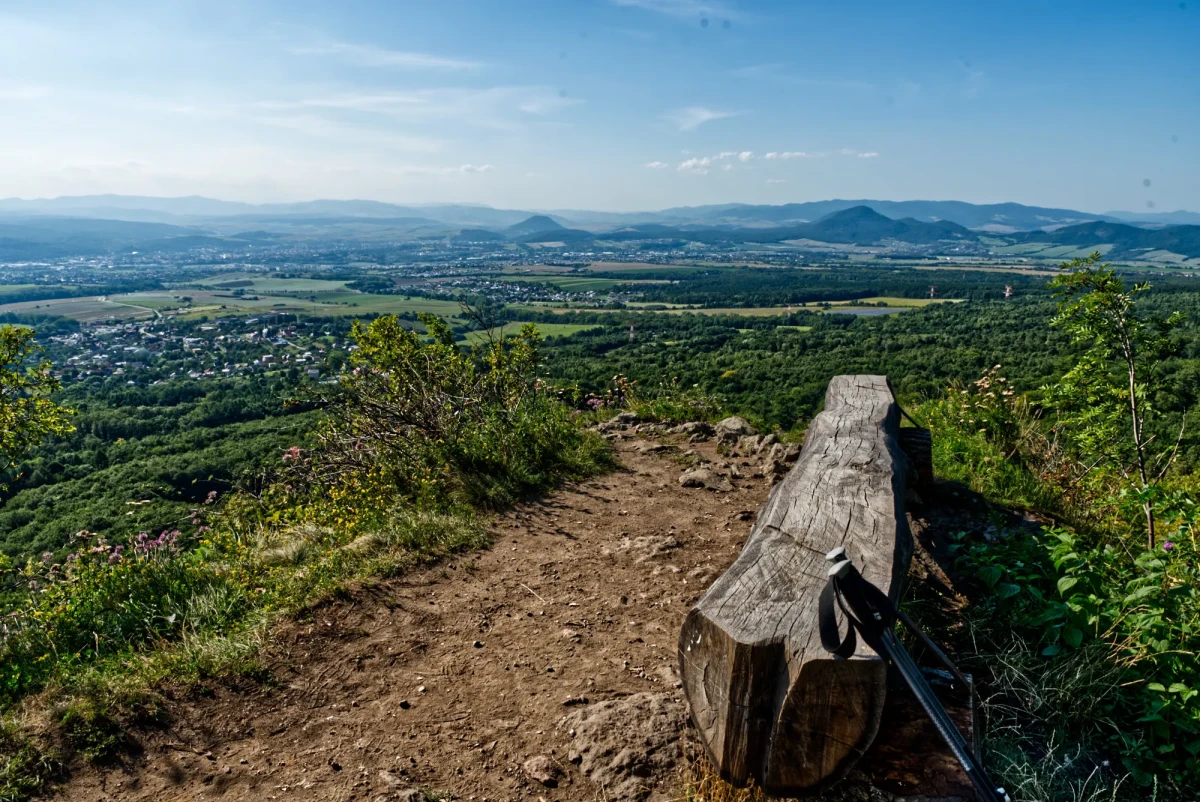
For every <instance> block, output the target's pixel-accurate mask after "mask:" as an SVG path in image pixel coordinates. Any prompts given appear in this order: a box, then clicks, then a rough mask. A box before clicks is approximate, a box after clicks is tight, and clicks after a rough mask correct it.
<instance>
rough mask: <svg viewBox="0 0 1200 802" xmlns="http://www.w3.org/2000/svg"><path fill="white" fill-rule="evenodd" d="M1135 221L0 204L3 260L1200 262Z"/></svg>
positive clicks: (173, 202)
mask: <svg viewBox="0 0 1200 802" xmlns="http://www.w3.org/2000/svg"><path fill="white" fill-rule="evenodd" d="M1140 217H1142V218H1146V219H1141V220H1138V221H1136V222H1134V223H1130V222H1121V221H1119V220H1116V219H1113V218H1112V217H1110V216H1109V215H1090V216H1089V215H1086V214H1085V213H1083V212H1076V211H1072V210H1069V209H1052V208H1045V207H1035V206H1023V205H1021V204H1016V203H1004V204H991V205H975V204H969V203H963V202H959V201H871V200H867V201H844V200H832V201H820V202H813V203H792V204H784V205H781V206H753V205H745V204H726V205H720V206H697V207H680V208H676V209H665V210H663V211H660V212H649V213H644V214H641V213H629V214H624V213H623V214H613V213H603V212H582V211H563V212H556V213H553V214H531V213H529V212H523V211H518V210H506V209H493V208H491V207H487V206H470V205H437V206H398V205H395V204H388V203H380V202H377V201H311V202H307V203H295V204H265V205H252V204H245V203H233V202H227V201H219V200H212V199H209V198H201V197H188V198H144V197H134V196H120V195H103V196H85V197H76V198H55V199H52V200H44V201H23V200H0V261H13V260H23V259H39V258H56V257H62V256H70V255H93V254H103V253H112V252H117V251H121V252H126V253H128V252H129V251H134V250H136V251H140V252H150V251H159V252H162V251H186V250H192V249H198V248H216V249H228V250H230V251H239V250H240V251H244V250H248V249H250V248H258V247H264V246H271V245H276V244H287V243H300V242H343V243H360V244H371V243H387V242H395V241H397V240H403V239H408V240H411V239H414V238H424V239H429V240H441V241H443V242H450V243H453V244H459V245H463V244H471V243H488V242H492V243H499V242H511V243H517V244H531V245H532V244H549V243H559V242H561V243H565V244H567V245H571V246H579V247H583V248H590V247H592V244H593V243H597V244H601V245H602V244H603V243H611V244H616V243H627V242H636V241H655V242H656V243H658V244H667V245H671V246H674V245H685V244H687V243H708V244H714V245H719V244H739V243H763V244H767V243H780V242H791V241H808V242H815V243H830V244H839V245H860V246H887V247H891V248H899V249H901V250H903V249H904V248H905V247H910V248H918V249H920V250H921V252H924V253H940V252H952V253H964V252H966V253H970V252H976V253H988V252H993V253H997V254H1010V255H1024V254H1030V255H1034V256H1036V254H1037V253H1038V251H1039V250H1041V249H1038V248H1036V247H1034V246H1036V245H1038V244H1041V245H1044V246H1045V248H1044V249H1047V250H1048V249H1051V248H1052V247H1055V246H1064V245H1073V246H1075V247H1076V249H1087V248H1093V247H1099V246H1106V247H1105V250H1107V251H1108V254H1109V255H1110V256H1113V257H1119V258H1140V257H1143V256H1145V255H1146V254H1147V253H1150V252H1153V251H1158V252H1162V253H1161V254H1159V255H1162V256H1166V257H1167V258H1170V259H1174V258H1175V257H1171V256H1170V254H1177V255H1178V256H1180V257H1184V258H1190V259H1197V258H1200V225H1191V224H1184V225H1172V224H1171V222H1172V221H1174V220H1176V219H1179V220H1192V219H1198V220H1200V215H1196V214H1194V213H1192V212H1172V213H1162V214H1158V215H1141V216H1140ZM152 218H153V219H152ZM1150 218H1153V219H1150ZM964 249H965V250H964ZM1006 249H1007V250H1006ZM1062 252H1064V251H1060V252H1059V253H1062ZM1047 258H1050V256H1049V254H1047ZM1176 261H1178V259H1176Z"/></svg>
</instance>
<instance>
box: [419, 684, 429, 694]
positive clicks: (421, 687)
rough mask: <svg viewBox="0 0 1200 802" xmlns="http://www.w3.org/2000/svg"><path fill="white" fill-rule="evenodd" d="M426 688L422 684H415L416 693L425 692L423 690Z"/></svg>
mask: <svg viewBox="0 0 1200 802" xmlns="http://www.w3.org/2000/svg"><path fill="white" fill-rule="evenodd" d="M426 690H427V689H426V688H425V686H424V685H418V686H417V693H425V691H426Z"/></svg>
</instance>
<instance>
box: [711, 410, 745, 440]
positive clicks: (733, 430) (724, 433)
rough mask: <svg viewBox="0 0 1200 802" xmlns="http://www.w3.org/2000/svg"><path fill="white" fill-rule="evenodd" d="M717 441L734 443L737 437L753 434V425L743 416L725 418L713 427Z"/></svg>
mask: <svg viewBox="0 0 1200 802" xmlns="http://www.w3.org/2000/svg"><path fill="white" fill-rule="evenodd" d="M715 430H716V433H717V442H720V443H735V442H737V439H738V438H739V437H744V436H746V435H750V434H754V427H753V426H751V425H750V422H749V421H747V420H746V419H745V418H739V417H737V416H733V417H729V418H726V419H725V420H723V421H721V422H720V423H718V424H717V425H716V427H715Z"/></svg>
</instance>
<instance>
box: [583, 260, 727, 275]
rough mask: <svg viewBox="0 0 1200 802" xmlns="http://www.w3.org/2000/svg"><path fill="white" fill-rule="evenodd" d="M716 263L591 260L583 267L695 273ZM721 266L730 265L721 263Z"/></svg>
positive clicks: (607, 269)
mask: <svg viewBox="0 0 1200 802" xmlns="http://www.w3.org/2000/svg"><path fill="white" fill-rule="evenodd" d="M713 267H716V265H709V266H707V267H705V266H697V265H656V264H651V263H650V262H592V263H591V264H590V265H588V266H587V267H586V268H585V269H586V270H590V271H592V272H594V273H649V272H662V271H664V270H670V271H671V272H673V273H697V272H699V271H701V270H712V269H713ZM721 267H730V266H729V265H721Z"/></svg>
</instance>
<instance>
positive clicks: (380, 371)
mask: <svg viewBox="0 0 1200 802" xmlns="http://www.w3.org/2000/svg"><path fill="white" fill-rule="evenodd" d="M421 321H422V322H423V323H424V324H425V327H426V330H427V332H428V339H425V338H422V337H421V336H420V335H419V334H417V333H415V332H413V331H411V330H409V329H406V328H404V327H403V326H402V325H400V322H399V321H398V320H397V319H396V318H395V317H394V316H384V317H380V318H377V319H376V320H375V321H373V322H372V323H371V324H370V325H369V326H365V327H364V326H362V325H360V324H358V323H356V324H355V327H354V330H353V335H354V337H355V338H356V340H357V342H358V345H359V350H358V351H356V352H355V354H354V357H353V360H352V370H351V371H349V372H348V373H346V374H344V375H343V377H342V379H341V384H340V386H339V388H338V391H337V393H336V395H335V396H334V397H333V398H332V399H330V412H331V415H330V424H329V426H328V428H327V429H326V430H325V431H324V432H323V433H322V435H321V438H320V440H321V446H320V448H319V449H318V450H317V452H316V454H315V455H314V459H313V460H312V461H311V463H309V466H308V467H309V468H310V469H311V470H310V473H309V474H308V476H307V477H306V478H305V481H304V482H303V483H302V484H303V486H304V488H305V490H304V491H303V492H304V493H308V494H312V493H313V491H316V492H317V494H318V495H320V496H321V497H323V498H324V499H325V500H326V501H327V502H328V503H329V504H330V505H331V506H332V507H333V508H334V509H335V510H338V511H339V512H341V513H342V514H341V515H334V516H333V520H334V522H340V523H343V524H344V523H345V522H346V521H348V520H349V519H350V517H351V515H355V514H356V515H358V516H359V517H362V513H363V511H364V510H368V509H371V508H374V509H376V510H378V511H380V512H382V511H384V510H386V509H387V508H389V507H390V506H392V505H393V504H395V503H397V502H402V501H403V502H407V503H411V504H415V505H416V506H418V507H421V508H429V509H438V508H449V507H453V506H455V505H466V506H471V507H485V508H490V507H497V506H502V505H504V504H508V503H511V502H512V501H514V500H516V499H518V498H521V497H522V496H525V495H528V494H529V493H532V492H536V491H539V490H544V489H546V488H548V487H550V486H551V485H553V484H554V483H555V482H556V481H558V479H559V478H560V477H562V476H564V475H568V476H570V475H582V474H586V473H590V472H594V471H595V470H597V468H598V467H600V465H602V464H603V461H604V455H605V454H606V453H607V452H606V450H605V449H604V448H603V447H602V445H601V444H600V443H599V442H598V439H597V438H596V437H595V435H593V434H590V433H587V432H584V431H582V430H581V429H580V427H578V426H577V425H575V423H574V422H573V420H572V416H571V410H570V409H569V408H568V407H567V405H566V404H564V403H562V402H561V401H560V400H559V399H558V397H557V395H556V394H555V393H554V392H553V390H552V388H551V387H550V386H549V385H548V384H546V383H545V382H543V381H542V380H541V379H540V378H539V377H538V373H537V372H538V369H539V367H540V365H541V356H540V354H539V351H538V347H539V343H540V338H539V336H538V334H537V329H536V327H534V326H532V325H526V326H525V327H524V328H522V330H521V333H520V334H519V335H518V336H516V337H510V338H502V339H500V340H497V341H493V342H489V343H486V344H485V345H482V346H479V347H478V348H477V349H475V350H473V351H465V350H463V349H462V348H460V347H459V346H458V345H457V344H456V343H455V342H454V338H453V334H452V332H451V331H450V328H449V327H448V326H447V325H446V323H445V322H444V321H442V320H441V319H440V318H437V317H434V316H432V315H422V316H421Z"/></svg>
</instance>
